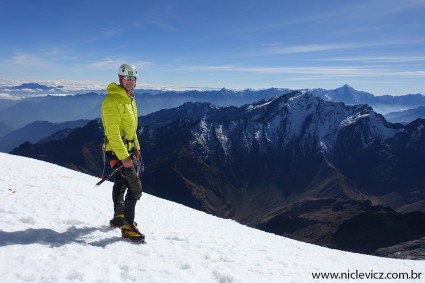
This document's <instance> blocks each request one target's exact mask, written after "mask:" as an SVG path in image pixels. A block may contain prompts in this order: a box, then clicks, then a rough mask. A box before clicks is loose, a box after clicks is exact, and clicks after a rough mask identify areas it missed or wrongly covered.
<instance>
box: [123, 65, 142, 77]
mask: <svg viewBox="0 0 425 283" xmlns="http://www.w3.org/2000/svg"><path fill="white" fill-rule="evenodd" d="M118 75H120V76H131V77H136V78H137V69H136V67H134V66H133V65H129V64H122V65H121V66H120V68H119V70H118Z"/></svg>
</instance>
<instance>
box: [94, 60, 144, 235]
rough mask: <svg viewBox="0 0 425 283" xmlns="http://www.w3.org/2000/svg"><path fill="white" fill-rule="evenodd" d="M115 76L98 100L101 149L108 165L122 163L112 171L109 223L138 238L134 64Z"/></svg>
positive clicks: (121, 68)
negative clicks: (102, 96)
mask: <svg viewBox="0 0 425 283" xmlns="http://www.w3.org/2000/svg"><path fill="white" fill-rule="evenodd" d="M118 79H119V83H120V84H119V85H117V84H116V83H110V84H109V85H108V87H107V88H106V94H107V95H106V98H105V100H104V101H103V103H102V123H103V128H104V130H105V144H104V150H105V153H106V155H107V156H108V157H109V159H110V163H111V166H112V167H115V168H116V167H118V166H120V165H123V166H122V168H121V169H120V170H119V171H118V173H116V174H115V182H114V186H113V190H112V200H113V202H114V218H113V219H111V221H110V222H109V224H110V225H111V227H114V228H121V233H122V236H123V237H125V238H129V239H130V240H132V241H136V242H142V241H144V238H145V235H143V234H142V233H141V232H140V231H139V230H138V229H137V227H136V225H137V224H136V223H135V222H134V217H135V207H136V203H137V201H138V200H139V199H140V197H141V195H142V183H141V180H140V178H139V172H137V171H139V170H137V166H136V165H137V163H140V160H141V158H140V144H139V141H138V139H137V133H136V131H137V124H138V116H137V106H136V100H135V99H134V88H135V86H136V80H137V69H136V67H135V66H133V65H128V64H122V65H121V66H120V67H119V70H118ZM126 191H127V194H126V195H125V201H124V194H125V192H126Z"/></svg>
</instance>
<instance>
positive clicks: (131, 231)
mask: <svg viewBox="0 0 425 283" xmlns="http://www.w3.org/2000/svg"><path fill="white" fill-rule="evenodd" d="M135 224H136V223H133V224H125V225H124V226H122V228H121V235H122V237H123V238H127V239H129V240H130V241H133V242H137V243H143V242H144V241H145V235H143V234H142V233H141V232H140V231H139V229H137V227H136V225H137V224H136V225H135Z"/></svg>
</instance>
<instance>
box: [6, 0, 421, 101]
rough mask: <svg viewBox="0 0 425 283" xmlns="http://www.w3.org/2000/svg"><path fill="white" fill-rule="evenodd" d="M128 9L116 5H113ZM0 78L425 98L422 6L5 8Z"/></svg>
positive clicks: (306, 1) (98, 4)
mask: <svg viewBox="0 0 425 283" xmlns="http://www.w3.org/2000/svg"><path fill="white" fill-rule="evenodd" d="M120 3H123V4H120ZM0 9H1V10H2V17H0V33H1V37H2V39H1V44H0V78H3V79H20V80H28V81H34V80H81V81H84V80H90V81H101V82H109V81H116V73H117V69H118V66H119V65H120V64H121V63H124V62H125V63H132V64H134V65H136V66H137V67H138V69H139V71H140V80H139V82H138V87H144V86H146V87H148V86H157V87H166V86H174V87H182V88H189V87H194V88H221V87H226V88H231V89H245V88H254V89H259V88H268V87H282V88H295V89H297V88H326V89H333V88H337V87H340V86H342V85H343V84H346V83H347V84H349V85H351V86H353V87H354V88H356V89H358V90H363V91H368V92H371V93H373V94H376V95H382V94H391V95H400V94H407V93H422V94H425V36H424V34H425V33H424V30H425V19H424V17H423V15H425V1H423V0H416V1H414V0H404V1H399V0H373V1H371V0H358V1H340V0H330V1H328V0H323V1H317V0H297V1H285V0H263V1H254V0H174V1H172V0H152V1H146V0H139V1H129V2H121V1H110V0H104V1H100V0H95V1H89V0H73V1H59V0H45V1H42V0H38V1H37V0H19V1H16V0H0Z"/></svg>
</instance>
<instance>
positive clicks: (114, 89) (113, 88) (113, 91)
mask: <svg viewBox="0 0 425 283" xmlns="http://www.w3.org/2000/svg"><path fill="white" fill-rule="evenodd" d="M106 93H107V94H108V95H114V96H115V95H117V96H120V97H122V98H124V99H128V100H130V97H129V96H128V95H127V92H126V91H125V88H123V87H122V86H120V85H117V84H116V83H110V84H109V85H108V87H107V88H106Z"/></svg>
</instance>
